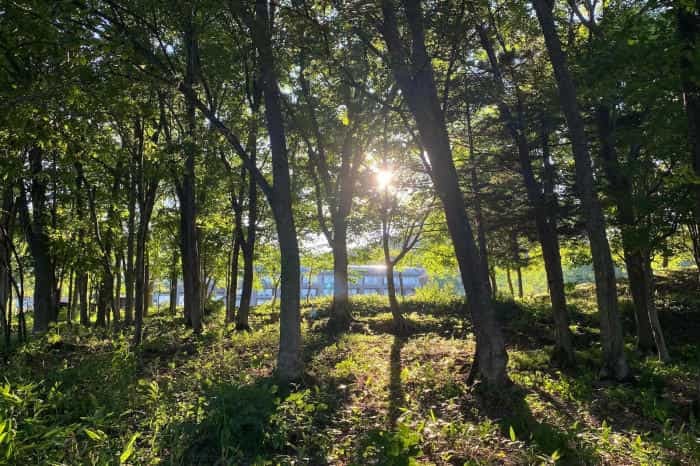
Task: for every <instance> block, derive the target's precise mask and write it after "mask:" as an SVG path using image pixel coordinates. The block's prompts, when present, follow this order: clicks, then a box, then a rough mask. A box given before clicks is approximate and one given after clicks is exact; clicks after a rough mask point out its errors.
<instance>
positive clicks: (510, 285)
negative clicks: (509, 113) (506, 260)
mask: <svg viewBox="0 0 700 466" xmlns="http://www.w3.org/2000/svg"><path fill="white" fill-rule="evenodd" d="M506 279H507V280H508V291H510V297H511V298H515V291H513V279H512V278H511V277H510V267H506Z"/></svg>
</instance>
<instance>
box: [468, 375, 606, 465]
mask: <svg viewBox="0 0 700 466" xmlns="http://www.w3.org/2000/svg"><path fill="white" fill-rule="evenodd" d="M473 394H474V399H473V402H474V403H475V404H476V408H477V411H478V412H479V413H480V414H481V415H485V416H486V417H488V418H490V419H491V420H493V421H494V422H496V424H497V425H498V426H499V430H500V431H501V434H502V435H503V436H505V437H506V438H509V439H510V440H511V441H519V442H523V443H524V444H525V446H526V447H528V448H530V449H532V450H533V452H534V453H535V454H536V455H537V456H538V457H540V458H542V457H544V458H554V456H555V455H557V456H559V457H561V458H562V461H563V462H564V463H565V464H597V463H598V462H599V460H600V458H599V457H598V455H597V453H596V451H595V450H594V449H592V448H589V447H582V446H581V445H578V444H577V443H576V438H575V433H572V432H569V431H566V430H562V429H560V428H559V427H557V426H555V425H554V424H551V423H549V422H547V421H545V420H541V419H537V418H536V417H535V416H534V415H533V413H532V410H531V409H530V406H529V405H528V402H527V399H526V395H527V391H526V390H525V389H523V388H522V387H520V386H517V385H514V386H512V387H509V388H507V389H504V390H500V391H499V392H494V391H492V390H490V389H489V387H487V386H485V385H479V386H477V387H476V388H475V390H474V392H473Z"/></svg>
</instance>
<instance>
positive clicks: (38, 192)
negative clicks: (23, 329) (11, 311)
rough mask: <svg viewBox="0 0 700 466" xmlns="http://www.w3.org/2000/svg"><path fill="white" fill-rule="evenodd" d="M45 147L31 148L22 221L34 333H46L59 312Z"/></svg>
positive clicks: (23, 194)
mask: <svg viewBox="0 0 700 466" xmlns="http://www.w3.org/2000/svg"><path fill="white" fill-rule="evenodd" d="M42 159H43V151H42V149H40V148H38V147H33V148H32V149H30V150H29V167H30V173H31V205H32V215H31V219H30V215H29V207H28V202H29V200H28V199H27V196H26V193H24V189H22V200H21V203H22V205H21V206H20V208H21V209H22V211H21V213H22V221H23V223H24V228H25V231H26V233H27V243H29V249H30V251H31V253H32V258H33V260H34V327H33V332H34V333H44V332H46V331H48V329H49V323H50V322H51V321H52V320H54V316H55V315H56V310H55V304H56V303H55V299H54V283H55V276H54V269H53V266H52V263H51V252H50V240H49V236H48V232H47V230H46V229H47V226H48V225H47V224H48V218H47V212H46V181H45V179H44V176H43V167H42V163H43V162H42Z"/></svg>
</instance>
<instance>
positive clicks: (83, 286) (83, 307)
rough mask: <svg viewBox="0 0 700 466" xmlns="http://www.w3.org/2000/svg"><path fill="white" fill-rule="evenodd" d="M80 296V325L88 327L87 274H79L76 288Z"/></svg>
mask: <svg viewBox="0 0 700 466" xmlns="http://www.w3.org/2000/svg"><path fill="white" fill-rule="evenodd" d="M78 293H79V295H80V325H82V326H83V327H87V326H89V325H90V315H89V313H88V306H89V304H90V303H89V301H88V274H87V272H81V273H80V285H79V286H78Z"/></svg>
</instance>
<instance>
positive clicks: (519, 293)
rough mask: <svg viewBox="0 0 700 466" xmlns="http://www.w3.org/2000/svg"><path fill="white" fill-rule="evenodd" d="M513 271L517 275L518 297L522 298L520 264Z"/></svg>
mask: <svg viewBox="0 0 700 466" xmlns="http://www.w3.org/2000/svg"><path fill="white" fill-rule="evenodd" d="M515 273H516V274H517V275H518V298H520V299H523V297H524V295H525V294H524V293H523V273H522V269H521V267H520V266H518V267H517V268H516V269H515Z"/></svg>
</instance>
